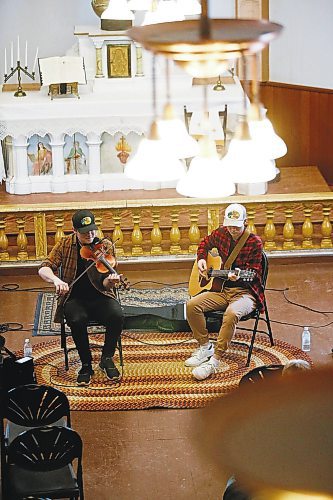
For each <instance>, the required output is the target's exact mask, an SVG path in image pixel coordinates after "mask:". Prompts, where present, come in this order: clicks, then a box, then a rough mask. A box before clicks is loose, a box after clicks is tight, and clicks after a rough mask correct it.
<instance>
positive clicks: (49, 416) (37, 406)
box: [4, 384, 71, 427]
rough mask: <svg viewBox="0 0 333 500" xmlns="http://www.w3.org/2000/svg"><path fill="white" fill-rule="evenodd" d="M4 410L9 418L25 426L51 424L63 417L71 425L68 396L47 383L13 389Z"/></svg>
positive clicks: (9, 392)
mask: <svg viewBox="0 0 333 500" xmlns="http://www.w3.org/2000/svg"><path fill="white" fill-rule="evenodd" d="M4 411H5V417H6V418H7V420H9V421H10V422H12V423H14V424H16V425H20V426H24V427H40V426H43V425H51V424H54V423H55V422H57V421H58V420H60V419H61V418H62V417H66V419H67V421H66V425H67V426H68V427H70V426H71V417H70V407H69V401H68V399H67V396H66V395H65V394H64V393H63V392H61V391H60V390H58V389H56V388H55V387H50V386H47V385H37V384H28V385H22V386H19V387H15V388H14V389H11V390H10V391H8V396H7V404H6V405H5V410H4Z"/></svg>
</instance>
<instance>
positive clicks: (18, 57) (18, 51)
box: [17, 35, 20, 61]
mask: <svg viewBox="0 0 333 500" xmlns="http://www.w3.org/2000/svg"><path fill="white" fill-rule="evenodd" d="M17 60H18V61H19V60H20V37H19V35H17Z"/></svg>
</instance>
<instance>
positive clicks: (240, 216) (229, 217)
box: [223, 203, 246, 227]
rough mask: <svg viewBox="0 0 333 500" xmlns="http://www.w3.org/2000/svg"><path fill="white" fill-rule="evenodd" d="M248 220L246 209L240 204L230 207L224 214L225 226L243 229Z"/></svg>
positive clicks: (233, 204)
mask: <svg viewBox="0 0 333 500" xmlns="http://www.w3.org/2000/svg"><path fill="white" fill-rule="evenodd" d="M245 220H246V208H245V207H243V205H240V204H239V203H232V204H231V205H228V206H227V208H226V209H225V212H224V221H223V225H224V226H236V227H242V226H243V225H244V222H245Z"/></svg>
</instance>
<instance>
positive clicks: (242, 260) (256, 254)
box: [185, 203, 264, 380]
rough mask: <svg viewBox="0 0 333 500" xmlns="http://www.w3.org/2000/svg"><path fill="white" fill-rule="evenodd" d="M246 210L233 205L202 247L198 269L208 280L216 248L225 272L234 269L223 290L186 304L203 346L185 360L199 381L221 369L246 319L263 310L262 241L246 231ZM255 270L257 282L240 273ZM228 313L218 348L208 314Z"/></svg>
mask: <svg viewBox="0 0 333 500" xmlns="http://www.w3.org/2000/svg"><path fill="white" fill-rule="evenodd" d="M245 221H246V209H245V207H244V206H243V205H240V204H238V203H233V204H231V205H229V206H228V207H227V208H226V210H225V216H224V222H223V226H222V227H219V228H218V229H215V230H214V231H212V233H211V234H210V235H208V236H206V237H205V238H204V239H203V240H202V241H201V243H200V244H199V247H198V251H197V266H198V271H199V275H200V276H201V277H202V278H207V257H208V253H209V251H210V250H212V249H213V248H216V249H217V251H218V254H219V257H220V259H221V264H222V267H221V268H222V269H230V272H229V273H227V281H225V283H224V287H223V288H222V290H221V291H208V292H206V291H205V292H204V293H199V294H198V295H195V296H194V297H192V298H191V299H190V300H189V301H188V302H187V304H186V317H187V320H188V322H189V325H190V327H191V330H192V333H193V336H194V338H195V339H196V340H197V341H198V343H199V347H198V349H196V350H195V351H194V352H193V353H192V355H191V357H190V358H188V359H187V360H186V361H185V365H186V366H190V367H193V371H192V374H193V376H194V377H195V378H196V379H197V380H204V379H206V378H207V377H210V376H211V375H212V374H214V373H216V372H217V371H218V369H219V366H220V362H221V359H222V357H223V353H224V352H225V351H226V350H227V349H228V346H229V344H230V342H231V339H232V337H233V335H234V332H235V330H236V326H237V323H238V321H239V319H240V318H241V317H242V316H245V315H247V314H249V313H250V312H252V311H253V310H254V309H255V308H256V307H259V308H260V309H263V304H264V295H263V288H262V285H261V275H262V262H261V260H262V248H263V245H262V242H261V239H260V238H259V237H258V236H256V235H255V234H252V233H250V231H249V230H248V229H246V228H245ZM245 269H246V270H252V271H253V280H252V281H251V282H245V281H243V280H242V278H241V273H240V270H245ZM216 310H222V311H224V314H223V320H222V325H221V328H220V331H219V334H218V338H217V342H216V345H215V347H214V346H213V344H212V343H211V342H209V336H208V330H207V327H206V319H205V315H204V313H205V312H207V311H216Z"/></svg>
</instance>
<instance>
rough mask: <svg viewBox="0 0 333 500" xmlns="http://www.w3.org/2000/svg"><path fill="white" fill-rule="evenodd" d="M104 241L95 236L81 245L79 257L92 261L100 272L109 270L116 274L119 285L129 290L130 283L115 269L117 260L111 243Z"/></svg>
mask: <svg viewBox="0 0 333 500" xmlns="http://www.w3.org/2000/svg"><path fill="white" fill-rule="evenodd" d="M95 240H96V241H95ZM104 241H108V240H104ZM104 241H102V240H99V239H98V238H97V237H96V238H94V241H93V242H92V243H91V244H90V245H83V246H82V247H81V249H80V255H81V257H82V258H83V259H86V260H91V261H93V262H94V263H95V267H96V269H97V271H99V272H100V273H107V272H108V271H109V272H110V273H111V274H117V275H118V277H119V279H120V287H121V288H122V289H124V290H129V286H130V285H129V283H128V281H127V278H123V277H122V276H121V275H119V274H118V273H117V271H116V270H115V267H116V266H117V260H116V257H115V256H114V254H113V244H112V243H111V242H109V241H108V243H109V244H106V243H104Z"/></svg>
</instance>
